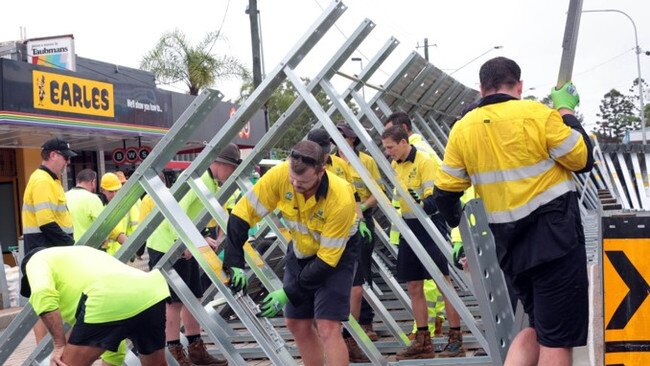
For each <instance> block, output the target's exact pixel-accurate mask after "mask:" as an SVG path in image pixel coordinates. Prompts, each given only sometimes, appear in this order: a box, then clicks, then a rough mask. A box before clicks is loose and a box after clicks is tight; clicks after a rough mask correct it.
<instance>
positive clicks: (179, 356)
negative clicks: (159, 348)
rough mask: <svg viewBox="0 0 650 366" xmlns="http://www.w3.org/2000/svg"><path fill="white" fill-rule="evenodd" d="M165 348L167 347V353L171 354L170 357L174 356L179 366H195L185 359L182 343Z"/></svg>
mask: <svg viewBox="0 0 650 366" xmlns="http://www.w3.org/2000/svg"><path fill="white" fill-rule="evenodd" d="M167 349H169V353H171V354H172V357H174V359H175V360H176V362H178V364H179V365H180V366H196V365H194V364H193V363H191V362H190V360H188V359H187V354H186V353H185V348H183V345H182V344H175V345H173V346H167Z"/></svg>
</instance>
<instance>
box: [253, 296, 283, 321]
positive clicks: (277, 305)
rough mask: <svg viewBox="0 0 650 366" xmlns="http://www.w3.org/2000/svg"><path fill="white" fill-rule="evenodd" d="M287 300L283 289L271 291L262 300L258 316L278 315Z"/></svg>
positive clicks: (270, 316)
mask: <svg viewBox="0 0 650 366" xmlns="http://www.w3.org/2000/svg"><path fill="white" fill-rule="evenodd" d="M287 301H289V298H288V297H287V293H286V292H284V289H279V290H275V291H272V292H271V293H269V294H268V295H266V297H265V298H264V300H262V304H261V305H260V313H259V314H258V316H263V317H265V318H272V317H274V316H276V315H278V313H279V312H280V311H281V310H282V308H284V305H285V304H286V303H287Z"/></svg>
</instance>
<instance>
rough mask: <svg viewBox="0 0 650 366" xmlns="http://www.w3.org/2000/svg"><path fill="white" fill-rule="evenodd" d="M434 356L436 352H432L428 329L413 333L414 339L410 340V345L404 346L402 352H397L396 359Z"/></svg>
mask: <svg viewBox="0 0 650 366" xmlns="http://www.w3.org/2000/svg"><path fill="white" fill-rule="evenodd" d="M434 357H436V353H435V352H433V346H432V345H431V335H430V334H429V331H428V330H418V331H417V332H416V333H415V340H413V342H411V345H410V346H408V347H406V348H405V349H404V350H402V352H399V353H398V354H397V357H396V359H397V361H401V360H416V359H422V358H434Z"/></svg>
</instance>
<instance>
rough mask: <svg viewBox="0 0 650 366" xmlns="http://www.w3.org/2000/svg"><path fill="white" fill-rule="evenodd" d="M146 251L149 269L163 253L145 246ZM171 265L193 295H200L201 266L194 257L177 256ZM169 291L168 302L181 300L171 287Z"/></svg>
mask: <svg viewBox="0 0 650 366" xmlns="http://www.w3.org/2000/svg"><path fill="white" fill-rule="evenodd" d="M147 251H148V252H149V269H153V267H154V266H155V265H156V263H158V261H159V260H160V258H162V257H163V255H165V253H163V252H159V251H157V250H155V249H151V248H147ZM173 267H174V270H175V271H176V273H178V275H179V276H180V277H181V278H182V279H183V281H184V282H185V284H186V285H187V287H189V288H190V290H191V291H192V293H193V294H194V296H196V297H197V298H200V297H202V296H203V293H204V292H205V288H204V286H203V281H201V274H202V272H201V268H200V267H199V263H198V262H197V261H196V259H194V258H190V259H183V258H179V259H178V260H177V261H176V263H174V266H173ZM169 293H170V294H171V297H169V298H168V301H167V302H168V303H174V302H182V301H181V300H180V299H179V298H178V295H176V293H175V292H174V291H173V290H172V288H171V287H170V288H169Z"/></svg>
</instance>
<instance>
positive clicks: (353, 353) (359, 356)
mask: <svg viewBox="0 0 650 366" xmlns="http://www.w3.org/2000/svg"><path fill="white" fill-rule="evenodd" d="M343 340H344V341H345V345H346V346H347V347H348V357H349V358H350V362H352V363H357V362H370V360H369V359H368V357H366V355H365V354H364V353H363V351H362V350H361V348H359V345H358V344H357V342H356V341H355V340H354V338H352V337H350V338H344V339H343Z"/></svg>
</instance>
